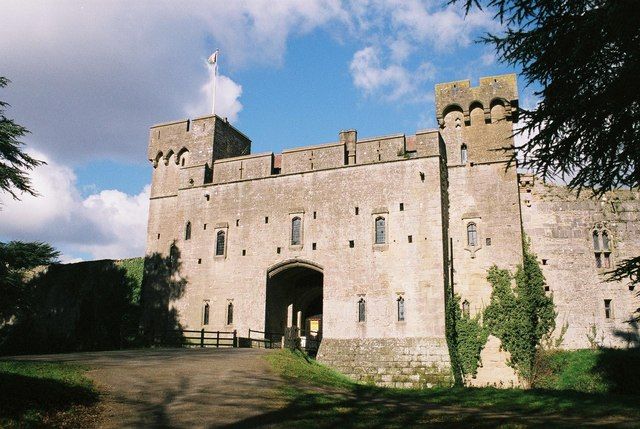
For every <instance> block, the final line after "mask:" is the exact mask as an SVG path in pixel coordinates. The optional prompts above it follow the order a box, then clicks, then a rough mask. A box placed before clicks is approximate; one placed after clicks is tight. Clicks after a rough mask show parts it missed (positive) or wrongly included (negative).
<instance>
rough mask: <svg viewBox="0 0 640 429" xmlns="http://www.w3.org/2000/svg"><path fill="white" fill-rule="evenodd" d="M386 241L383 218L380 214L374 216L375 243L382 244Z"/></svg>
mask: <svg viewBox="0 0 640 429" xmlns="http://www.w3.org/2000/svg"><path fill="white" fill-rule="evenodd" d="M386 242H387V234H386V228H385V219H384V218H383V217H382V216H380V217H378V218H376V244H384V243H386Z"/></svg>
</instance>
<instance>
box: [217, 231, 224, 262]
mask: <svg viewBox="0 0 640 429" xmlns="http://www.w3.org/2000/svg"><path fill="white" fill-rule="evenodd" d="M224 238H225V237H224V231H218V234H216V256H221V255H224Z"/></svg>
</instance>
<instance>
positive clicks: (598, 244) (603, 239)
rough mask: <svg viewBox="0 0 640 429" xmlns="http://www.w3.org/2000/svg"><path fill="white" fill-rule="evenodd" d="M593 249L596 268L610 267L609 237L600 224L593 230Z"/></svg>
mask: <svg viewBox="0 0 640 429" xmlns="http://www.w3.org/2000/svg"><path fill="white" fill-rule="evenodd" d="M593 251H594V255H595V258H596V268H611V239H610V238H609V232H608V231H607V230H605V229H604V228H603V227H602V225H597V226H596V229H594V230H593Z"/></svg>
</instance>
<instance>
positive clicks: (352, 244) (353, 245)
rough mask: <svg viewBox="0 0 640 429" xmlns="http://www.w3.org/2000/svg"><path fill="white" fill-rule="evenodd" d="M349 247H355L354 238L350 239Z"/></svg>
mask: <svg viewBox="0 0 640 429" xmlns="http://www.w3.org/2000/svg"><path fill="white" fill-rule="evenodd" d="M349 247H351V248H352V249H353V248H354V247H355V242H354V241H353V240H349Z"/></svg>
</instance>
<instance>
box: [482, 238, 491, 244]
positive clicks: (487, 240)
mask: <svg viewBox="0 0 640 429" xmlns="http://www.w3.org/2000/svg"><path fill="white" fill-rule="evenodd" d="M484 242H485V243H486V244H487V246H491V238H489V237H487V239H486V240H485V241H484Z"/></svg>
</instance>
